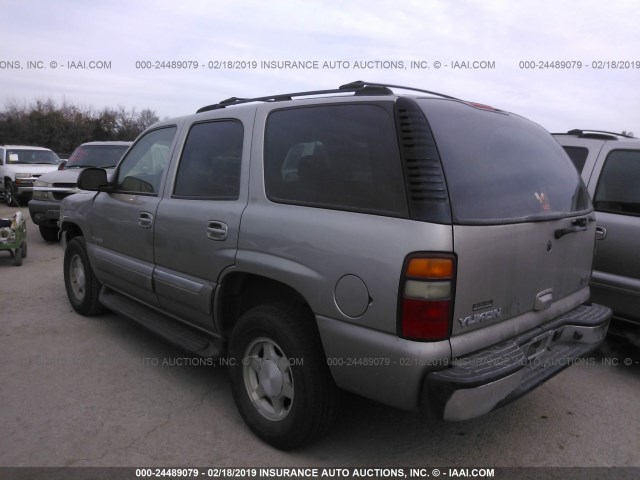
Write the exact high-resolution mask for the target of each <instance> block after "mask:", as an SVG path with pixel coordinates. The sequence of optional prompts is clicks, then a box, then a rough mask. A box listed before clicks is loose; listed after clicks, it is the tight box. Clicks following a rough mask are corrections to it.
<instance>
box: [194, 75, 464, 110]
mask: <svg viewBox="0 0 640 480" xmlns="http://www.w3.org/2000/svg"><path fill="white" fill-rule="evenodd" d="M370 87H371V88H370ZM389 88H400V89H403V90H410V91H414V92H421V93H428V94H430V95H436V96H439V97H443V98H449V99H452V100H459V99H457V98H455V97H451V96H449V95H445V94H443V93H437V92H432V91H430V90H422V89H419V88H413V87H403V86H401V85H390V84H386V83H372V82H365V81H362V80H357V81H355V82H351V83H346V84H344V85H341V86H340V87H338V88H332V89H328V90H310V91H306V92H295V93H282V94H278V95H267V96H264V97H255V98H238V97H231V98H227V99H226V100H223V101H221V102H219V103H216V104H213V105H207V106H206V107H202V108H200V109H199V110H198V111H197V112H196V113H202V112H208V111H210V110H217V109H220V108H225V107H227V106H231V105H240V104H243V103H251V102H278V101H282V100H291V99H292V98H293V97H309V96H313V95H330V94H334V93H349V92H354V93H355V94H361V95H364V94H367V93H369V92H368V91H367V89H369V90H370V93H371V94H372V95H381V94H384V95H392V94H393V92H392V91H391V90H389Z"/></svg>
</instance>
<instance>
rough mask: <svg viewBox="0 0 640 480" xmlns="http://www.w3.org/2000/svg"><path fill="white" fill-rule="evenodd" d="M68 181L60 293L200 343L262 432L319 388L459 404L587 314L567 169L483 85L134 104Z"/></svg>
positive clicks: (601, 318)
mask: <svg viewBox="0 0 640 480" xmlns="http://www.w3.org/2000/svg"><path fill="white" fill-rule="evenodd" d="M392 89H393V90H392ZM394 91H395V92H399V91H402V92H404V93H403V94H400V93H394ZM407 91H411V93H410V94H407V93H406V92H407ZM300 97H303V98H300ZM79 187H80V188H81V189H83V190H87V191H88V192H83V193H78V194H75V195H72V196H69V197H67V198H65V199H64V201H63V202H62V210H61V216H60V226H61V229H62V232H63V242H64V245H65V258H64V277H65V284H66V288H67V293H68V296H69V300H70V302H71V304H72V306H73V308H74V309H75V310H76V311H77V312H79V313H81V314H83V315H92V314H97V313H98V312H100V311H102V310H103V309H104V308H108V309H109V310H112V311H114V312H117V313H118V314H120V315H123V316H126V317H128V318H130V319H132V320H135V321H137V322H140V323H142V324H143V325H144V326H146V327H147V328H149V329H151V330H153V331H155V332H156V333H158V334H160V335H162V336H164V337H165V338H167V339H169V340H170V341H172V342H174V343H176V344H178V345H180V346H182V347H184V348H186V349H188V350H190V351H192V352H195V353H197V354H198V355H202V356H205V357H214V358H219V359H220V361H221V362H224V363H225V364H226V365H228V370H229V374H230V378H231V386H232V391H233V396H234V400H235V402H236V405H237V407H238V409H239V411H240V413H241V415H242V417H243V418H244V420H245V421H246V423H247V425H248V426H249V427H250V428H251V430H253V432H254V433H255V434H256V435H258V436H259V437H260V438H261V439H263V440H265V441H266V442H268V443H270V444H272V445H274V446H276V447H278V448H281V449H290V448H294V447H296V446H299V445H302V444H305V443H309V442H311V441H313V440H315V439H317V438H318V437H320V436H321V435H322V434H324V433H325V432H326V431H327V430H328V428H329V426H330V425H331V423H332V420H333V419H334V418H335V416H336V410H337V405H338V392H339V389H344V390H348V391H351V392H355V393H357V394H360V395H363V396H365V397H368V398H371V399H374V400H377V401H379V402H382V403H385V404H388V405H392V406H394V407H399V408H403V409H411V410H418V409H423V410H425V411H428V412H430V413H431V414H433V415H435V416H436V417H439V418H444V419H445V420H465V419H470V418H473V417H476V416H479V415H483V414H485V413H487V412H489V411H490V410H492V409H494V408H496V407H499V406H502V405H504V404H506V403H508V402H510V401H512V400H514V399H516V398H518V397H520V396H522V395H523V394H525V393H527V392H528V391H530V390H532V389H533V388H535V387H536V386H538V385H540V384H541V383H543V382H544V381H546V380H548V379H549V378H551V377H552V376H554V375H555V374H557V373H558V372H560V371H561V370H562V369H564V368H565V367H566V366H568V365H570V364H571V360H572V359H574V358H577V357H579V356H581V355H584V354H586V353H588V352H590V351H592V350H593V349H595V348H596V347H597V346H598V345H599V344H600V343H601V341H602V340H603V339H604V337H605V334H606V332H607V328H608V324H609V317H610V315H611V311H610V310H609V309H608V308H607V307H603V306H600V305H596V304H591V303H589V281H590V278H591V264H592V259H593V250H594V243H595V227H596V224H595V221H594V211H593V208H592V205H591V202H590V199H589V195H588V193H587V191H586V189H585V186H584V184H583V182H582V181H581V179H580V176H579V175H578V173H577V172H576V170H575V168H574V167H573V165H572V164H571V161H570V160H569V158H568V156H567V155H566V154H565V153H564V151H563V149H562V148H561V147H560V145H558V143H557V142H556V141H554V139H553V138H552V137H551V135H549V133H547V132H546V131H545V130H544V129H542V128H541V127H539V126H538V125H536V124H534V123H532V122H530V121H528V120H525V119H524V118H522V117H519V116H517V115H514V114H511V113H508V112H504V111H501V110H496V109H494V108H491V107H488V106H486V105H480V104H475V103H469V102H465V101H462V100H458V99H455V98H452V97H449V96H446V95H442V94H436V93H434V92H429V91H425V90H418V89H407V88H405V87H397V86H394V85H382V84H371V83H365V82H354V83H351V84H348V85H344V86H342V87H340V88H338V89H335V90H322V91H316V92H301V93H292V94H283V95H275V96H269V97H261V98H254V99H239V98H231V99H228V100H225V101H223V102H220V103H218V104H214V105H210V106H207V107H204V108H201V109H200V110H199V111H198V113H196V114H195V115H191V116H186V117H182V118H178V119H173V120H166V121H162V122H160V123H157V124H155V125H154V126H152V127H150V128H149V129H147V130H146V131H145V132H144V133H142V135H140V137H139V138H138V139H137V140H136V142H135V143H134V145H133V146H132V147H131V148H130V149H129V150H128V152H127V154H126V155H125V156H124V158H123V159H122V160H121V161H120V163H119V164H118V166H117V167H116V170H115V172H114V174H113V177H110V180H108V178H107V174H106V172H105V171H104V170H101V169H95V168H94V169H91V168H89V169H86V170H84V171H83V172H82V173H81V174H80V177H79Z"/></svg>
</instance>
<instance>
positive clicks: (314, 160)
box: [264, 104, 408, 216]
mask: <svg viewBox="0 0 640 480" xmlns="http://www.w3.org/2000/svg"><path fill="white" fill-rule="evenodd" d="M390 107H391V105H390ZM264 162H265V163H264V168H265V189H266V193H267V196H268V197H269V199H270V200H272V201H274V202H280V203H292V204H298V205H307V206H318V207H323V208H332V209H336V210H347V211H358V212H363V213H369V212H370V213H377V214H383V215H389V216H407V215H408V208H407V201H406V194H405V189H404V181H403V177H402V166H401V163H400V154H399V148H398V141H397V138H396V128H395V122H394V118H393V113H392V111H391V109H389V110H387V109H385V108H383V107H381V106H378V105H370V104H358V105H351V104H339V105H323V106H312V107H302V108H293V109H285V110H276V111H274V112H272V113H271V114H270V115H269V117H268V118H267V127H266V134H265V153H264Z"/></svg>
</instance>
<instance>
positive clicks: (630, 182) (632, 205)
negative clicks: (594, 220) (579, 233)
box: [594, 150, 640, 215]
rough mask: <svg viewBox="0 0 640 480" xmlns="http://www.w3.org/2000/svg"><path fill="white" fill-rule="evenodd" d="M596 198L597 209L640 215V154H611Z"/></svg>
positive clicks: (599, 183) (636, 152) (621, 152)
mask: <svg viewBox="0 0 640 480" xmlns="http://www.w3.org/2000/svg"><path fill="white" fill-rule="evenodd" d="M594 198H595V200H594V205H595V208H596V210H599V211H603V212H611V213H621V214H623V215H640V151H637V150H614V151H612V152H611V153H609V155H608V156H607V159H606V160H605V164H604V167H603V168H602V173H601V174H600V180H599V182H598V188H597V189H596V194H595V197H594Z"/></svg>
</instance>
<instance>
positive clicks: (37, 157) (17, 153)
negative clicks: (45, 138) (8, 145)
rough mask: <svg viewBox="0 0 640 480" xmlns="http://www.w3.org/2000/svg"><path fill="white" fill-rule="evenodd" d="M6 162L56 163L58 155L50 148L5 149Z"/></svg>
mask: <svg viewBox="0 0 640 480" xmlns="http://www.w3.org/2000/svg"><path fill="white" fill-rule="evenodd" d="M7 163H8V164H12V163H26V164H42V165H56V164H58V163H60V159H59V158H58V156H57V155H56V154H55V153H53V152H52V151H51V150H23V149H20V150H7Z"/></svg>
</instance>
